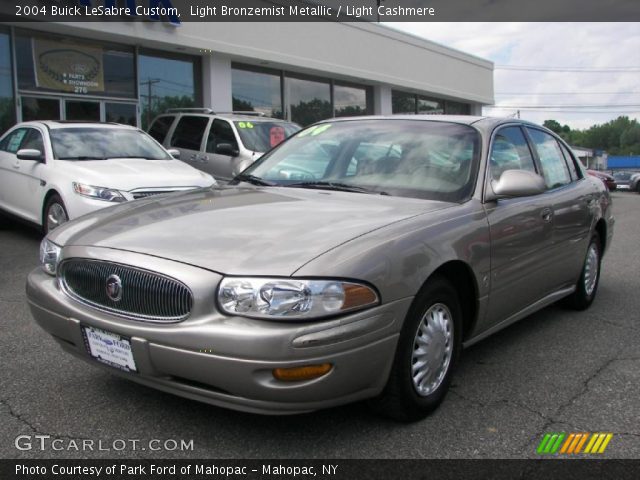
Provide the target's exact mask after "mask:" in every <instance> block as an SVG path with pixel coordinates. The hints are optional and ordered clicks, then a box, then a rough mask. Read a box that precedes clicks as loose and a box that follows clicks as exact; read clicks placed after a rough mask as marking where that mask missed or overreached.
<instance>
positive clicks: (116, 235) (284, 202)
mask: <svg viewBox="0 0 640 480" xmlns="http://www.w3.org/2000/svg"><path fill="white" fill-rule="evenodd" d="M451 205H452V204H449V203H443V202H436V201H427V200H418V199H408V198H399V197H389V196H377V195H367V194H360V193H350V192H329V191H322V190H307V189H294V188H281V187H280V188H279V187H272V188H212V189H202V190H196V191H192V192H187V193H180V194H173V195H168V196H166V197H164V198H157V199H148V200H142V201H136V202H130V203H127V204H123V205H121V206H117V207H113V208H109V209H105V210H102V211H99V212H96V213H95V214H91V215H87V216H85V217H82V218H80V219H78V220H77V221H75V222H71V223H70V224H68V225H66V226H63V227H61V228H60V229H59V230H56V231H54V232H53V234H52V235H51V240H52V241H54V242H55V243H57V244H59V245H95V246H99V247H106V248H114V249H120V250H127V251H132V252H138V253H145V254H149V255H154V256H158V257H163V258H168V259H172V260H176V261H180V262H183V263H188V264H192V265H198V266H201V267H204V268H207V269H210V270H213V271H216V272H220V273H225V274H236V275H291V274H293V273H294V272H295V271H296V270H297V269H299V268H300V267H301V266H302V265H304V264H305V263H307V262H309V261H310V260H312V259H314V258H316V257H318V256H320V255H322V254H323V253H325V252H327V251H328V250H331V249H333V248H334V247H336V246H339V245H341V244H343V243H345V242H348V241H349V240H351V239H354V238H356V237H359V236H361V235H364V234H366V233H368V232H371V231H373V230H376V229H379V228H381V227H384V226H386V225H389V224H391V223H394V222H398V221H401V220H404V219H407V218H411V217H414V216H416V215H421V214H425V213H427V212H431V211H435V210H439V209H442V208H446V207H450V206H451Z"/></svg>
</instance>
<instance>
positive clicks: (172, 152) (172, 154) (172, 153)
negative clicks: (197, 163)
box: [167, 148, 180, 160]
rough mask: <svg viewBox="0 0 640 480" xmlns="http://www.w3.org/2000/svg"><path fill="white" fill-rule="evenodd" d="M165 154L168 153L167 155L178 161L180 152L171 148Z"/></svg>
mask: <svg viewBox="0 0 640 480" xmlns="http://www.w3.org/2000/svg"><path fill="white" fill-rule="evenodd" d="M167 152H168V153H169V155H171V156H172V157H173V158H175V159H176V160H180V150H177V149H175V148H172V149H170V150H167Z"/></svg>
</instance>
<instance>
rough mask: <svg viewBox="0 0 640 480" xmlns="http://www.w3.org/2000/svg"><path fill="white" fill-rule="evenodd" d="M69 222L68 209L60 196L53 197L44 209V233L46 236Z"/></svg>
mask: <svg viewBox="0 0 640 480" xmlns="http://www.w3.org/2000/svg"><path fill="white" fill-rule="evenodd" d="M68 221H69V215H67V209H66V207H65V206H64V202H63V201H62V199H61V198H60V196H59V195H58V194H54V195H51V196H50V197H49V199H48V200H47V203H46V204H45V207H44V214H43V216H42V231H43V232H44V234H45V235H46V234H47V233H49V232H50V231H51V230H53V229H55V228H57V227H59V226H60V225H62V224H63V223H66V222H68Z"/></svg>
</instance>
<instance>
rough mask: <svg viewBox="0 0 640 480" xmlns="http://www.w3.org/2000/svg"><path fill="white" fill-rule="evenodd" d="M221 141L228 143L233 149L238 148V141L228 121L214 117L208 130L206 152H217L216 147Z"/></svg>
mask: <svg viewBox="0 0 640 480" xmlns="http://www.w3.org/2000/svg"><path fill="white" fill-rule="evenodd" d="M221 143H229V144H231V146H232V147H233V148H234V149H236V150H237V149H238V142H237V140H236V136H235V134H234V133H233V129H232V128H231V125H229V122H227V121H225V120H219V119H217V118H216V119H215V120H214V121H213V124H212V125H211V130H209V137H208V138H207V152H208V153H217V152H216V147H217V146H218V145H220V144H221Z"/></svg>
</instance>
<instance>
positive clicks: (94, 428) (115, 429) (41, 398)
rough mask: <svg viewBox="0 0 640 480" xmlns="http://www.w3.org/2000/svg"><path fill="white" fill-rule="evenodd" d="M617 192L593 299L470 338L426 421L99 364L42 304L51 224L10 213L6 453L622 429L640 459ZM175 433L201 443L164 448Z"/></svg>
mask: <svg viewBox="0 0 640 480" xmlns="http://www.w3.org/2000/svg"><path fill="white" fill-rule="evenodd" d="M613 197H614V213H615V215H616V220H617V221H616V230H615V235H614V239H613V243H612V245H611V248H610V250H609V252H608V254H607V256H606V257H605V259H604V262H603V271H602V276H601V280H600V287H599V292H598V296H597V298H596V300H595V302H594V304H593V305H592V307H591V308H590V309H589V310H587V311H585V312H573V311H570V310H565V309H563V308H561V307H559V306H552V307H549V308H546V309H544V310H542V311H540V312H538V313H536V314H534V315H532V316H530V317H528V318H526V319H524V320H522V321H521V322H518V323H517V324H515V325H513V326H511V327H509V328H507V329H505V330H502V331H501V332H500V333H498V334H496V335H494V336H492V337H490V338H488V339H487V340H485V341H483V342H481V343H479V344H477V345H475V346H473V347H471V348H469V349H467V350H465V351H464V352H463V356H462V359H461V361H460V363H459V365H458V370H457V372H456V375H455V377H454V380H453V386H452V388H451V390H450V392H449V394H448V396H447V398H446V399H445V402H444V403H443V405H442V406H441V407H440V408H439V409H438V410H437V411H436V412H435V413H433V414H432V415H431V416H429V417H428V418H426V419H425V420H423V421H420V422H417V423H413V424H398V423H394V422H392V421H389V420H386V419H382V418H379V417H377V416H376V415H374V414H373V413H370V412H369V410H368V409H367V408H366V405H365V404H363V403H359V404H354V405H349V406H345V407H340V408H334V409H330V410H324V411H319V412H315V413H311V414H305V415H297V416H290V417H286V416H285V417H267V416H258V415H251V414H245V413H238V412H234V411H230V410H225V409H222V408H216V407H212V406H209V405H205V404H201V403H198V402H195V401H190V400H186V399H182V398H179V397H176V396H172V395H169V394H165V393H161V392H158V391H156V390H153V389H150V388H147V387H144V386H141V385H137V384H135V383H132V382H128V381H127V380H125V379H121V378H118V377H116V376H113V375H110V374H109V373H108V372H106V371H104V370H103V369H98V368H94V367H91V366H90V365H88V364H86V363H84V362H82V361H80V360H77V359H75V358H74V357H72V356H70V355H68V354H66V353H64V352H63V351H62V350H61V349H60V348H59V347H58V345H57V344H56V342H55V341H54V340H53V339H52V338H51V337H49V336H48V335H47V334H45V333H44V331H42V330H41V329H40V328H39V327H38V326H37V325H36V324H35V322H34V321H33V320H32V318H31V315H30V313H29V309H28V307H27V303H26V299H25V293H24V285H25V277H26V275H27V273H28V272H29V271H30V270H31V269H33V268H35V267H36V266H37V264H38V245H39V242H40V240H41V235H40V234H39V233H38V232H37V231H35V230H34V229H32V228H29V227H26V226H23V225H21V224H19V223H16V222H13V221H8V220H6V219H4V218H0V368H1V369H2V370H1V374H0V457H1V458H52V457H53V458H161V457H171V458H189V457H191V458H535V457H537V454H536V447H537V446H538V444H539V442H540V439H541V438H542V436H543V435H544V434H545V433H547V432H612V433H613V438H612V440H611V442H610V443H609V445H608V447H607V449H606V451H605V453H604V454H603V456H604V457H608V458H640V421H639V419H640V325H639V321H638V318H639V312H640V195H637V194H634V193H614V194H613ZM20 435H23V437H20V439H19V440H18V444H19V445H20V447H21V449H18V448H16V437H18V436H20ZM40 438H42V439H43V440H40ZM53 440H57V442H56V443H55V444H54V443H52V442H53ZM83 440H84V441H92V442H93V450H87V449H85V450H81V447H80V445H81V444H82V442H83ZM150 440H159V441H160V442H154V443H152V444H150V443H149V441H150ZM166 440H169V442H168V444H166V446H167V447H168V448H170V449H173V448H175V447H176V445H175V443H177V444H178V445H179V444H180V441H183V442H185V444H186V445H187V447H186V449H184V450H181V449H179V448H178V449H177V450H176V449H173V450H172V451H169V452H167V451H166V450H158V451H151V450H150V447H151V446H154V447H155V448H158V447H159V446H161V445H162V444H163V442H164V441H166ZM174 441H175V443H174ZM191 441H193V442H192V443H191ZM41 442H44V443H45V446H46V447H48V448H46V449H45V450H44V451H42V450H41V449H40V443H41ZM124 442H126V445H127V446H126V448H124V449H123V450H121V449H120V448H121V447H122V446H123V443H124ZM29 443H31V448H28V445H29ZM190 443H191V444H192V446H193V448H192V449H190V448H189V444H190ZM134 444H135V447H136V449H135V450H134V449H133V448H132V446H133V445H134ZM53 445H55V447H56V448H61V449H62V450H53V449H52V448H53V447H52V446H53ZM85 445H88V444H87V443H85ZM74 446H75V447H77V449H76V448H74ZM78 450H80V451H78Z"/></svg>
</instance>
